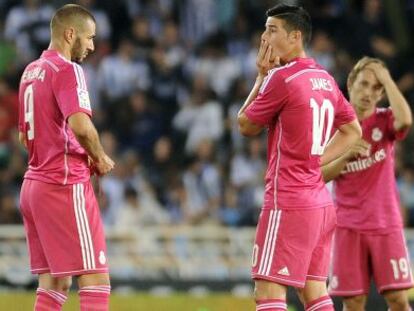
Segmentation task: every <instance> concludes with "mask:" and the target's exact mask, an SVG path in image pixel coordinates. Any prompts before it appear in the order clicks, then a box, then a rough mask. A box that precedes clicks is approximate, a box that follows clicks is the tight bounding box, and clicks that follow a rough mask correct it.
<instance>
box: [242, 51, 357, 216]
mask: <svg viewBox="0 0 414 311" xmlns="http://www.w3.org/2000/svg"><path fill="white" fill-rule="evenodd" d="M245 113H246V115H247V117H248V118H249V119H250V120H251V121H252V122H254V123H257V124H260V125H263V126H266V127H267V128H268V167H267V172H266V177H265V198H264V205H263V208H275V209H298V208H317V207H323V206H327V205H329V204H332V199H331V195H330V194H329V192H328V190H327V189H326V187H325V183H324V181H323V179H322V174H321V168H320V157H321V155H322V154H323V151H324V148H325V147H326V145H327V143H328V141H329V139H330V134H331V130H332V128H337V127H339V126H341V125H343V124H346V123H349V122H351V121H352V120H354V119H355V118H356V116H355V112H354V110H353V108H352V106H351V105H350V104H349V103H348V102H347V100H346V99H345V98H344V96H343V95H342V93H341V91H340V90H339V89H338V86H337V85H336V83H335V81H334V79H333V78H332V77H331V76H330V75H329V73H328V72H326V70H324V69H323V68H322V67H321V66H319V65H318V64H316V63H315V61H314V60H313V59H311V58H296V59H294V60H293V61H291V62H290V63H288V64H286V65H285V66H282V67H278V68H275V69H273V70H271V71H269V74H268V76H267V77H266V80H265V81H264V82H263V84H262V87H261V89H260V91H259V94H258V96H257V98H256V99H255V100H254V101H253V103H251V104H250V106H249V107H248V108H247V109H246V111H245Z"/></svg>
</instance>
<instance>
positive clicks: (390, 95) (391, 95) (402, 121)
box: [366, 62, 413, 131]
mask: <svg viewBox="0 0 414 311" xmlns="http://www.w3.org/2000/svg"><path fill="white" fill-rule="evenodd" d="M366 69H370V70H372V71H373V72H374V74H375V76H376V77H377V79H378V81H379V82H380V83H381V84H382V86H383V87H384V91H385V96H386V97H387V99H388V101H389V103H390V106H391V108H392V113H393V115H394V129H395V130H396V131H401V130H405V129H407V128H409V127H410V126H411V125H412V123H413V119H412V114H411V109H410V106H409V105H408V103H407V101H406V99H405V98H404V95H403V94H402V93H401V91H400V90H399V89H398V86H397V85H396V84H395V82H394V80H393V79H392V77H391V74H390V72H389V71H388V69H387V68H386V67H385V66H384V65H382V64H381V63H378V62H372V63H370V64H369V65H367V66H366Z"/></svg>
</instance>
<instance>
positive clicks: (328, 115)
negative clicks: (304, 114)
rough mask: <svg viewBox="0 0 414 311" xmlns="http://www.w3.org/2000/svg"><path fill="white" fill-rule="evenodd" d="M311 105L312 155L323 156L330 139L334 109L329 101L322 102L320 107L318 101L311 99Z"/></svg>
mask: <svg viewBox="0 0 414 311" xmlns="http://www.w3.org/2000/svg"><path fill="white" fill-rule="evenodd" d="M309 105H310V107H311V108H312V150H311V154H312V155H322V154H323V152H324V150H325V147H326V145H327V144H328V141H329V138H330V133H331V130H332V125H333V120H334V108H333V106H332V103H331V102H330V100H329V99H324V100H323V101H322V105H321V106H320V107H319V105H318V103H317V102H316V100H315V99H314V98H311V99H310V102H309ZM325 124H326V127H325ZM324 128H325V132H324Z"/></svg>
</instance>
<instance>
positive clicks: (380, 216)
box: [333, 108, 407, 233]
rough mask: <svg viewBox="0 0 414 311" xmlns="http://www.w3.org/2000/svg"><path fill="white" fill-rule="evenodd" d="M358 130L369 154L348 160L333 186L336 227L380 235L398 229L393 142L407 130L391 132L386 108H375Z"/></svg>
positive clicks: (392, 124) (391, 122)
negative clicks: (368, 146) (388, 230)
mask: <svg viewBox="0 0 414 311" xmlns="http://www.w3.org/2000/svg"><path fill="white" fill-rule="evenodd" d="M361 127H362V137H363V139H364V140H365V141H367V142H368V143H369V144H370V149H369V155H368V156H364V157H361V156H360V157H357V158H355V159H352V160H351V161H349V162H348V163H347V164H346V167H345V168H344V170H343V171H342V173H341V175H340V176H339V177H338V178H337V179H336V180H335V181H334V184H333V190H334V197H335V201H336V204H337V207H338V210H337V215H338V226H340V227H345V228H349V229H356V230H361V231H380V232H382V233H384V230H385V229H391V230H392V229H396V228H401V227H402V220H401V214H400V201H399V195H398V190H397V184H396V180H395V172H394V142H395V140H400V139H403V138H404V137H405V135H406V134H407V131H406V130H404V131H399V132H396V131H395V130H394V117H393V114H392V110H391V109H389V108H377V109H376V111H375V113H373V114H372V115H371V116H370V117H368V118H366V119H364V120H363V121H362V122H361Z"/></svg>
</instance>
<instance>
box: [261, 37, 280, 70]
mask: <svg viewBox="0 0 414 311" xmlns="http://www.w3.org/2000/svg"><path fill="white" fill-rule="evenodd" d="M279 61H280V59H279V57H277V56H276V55H275V52H274V50H273V48H272V46H271V45H270V44H269V43H268V42H266V41H265V40H262V41H261V43H260V48H259V52H258V53H257V58H256V67H257V71H258V73H259V75H261V76H266V75H267V72H268V71H269V70H270V69H272V68H274V67H277V66H279Z"/></svg>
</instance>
